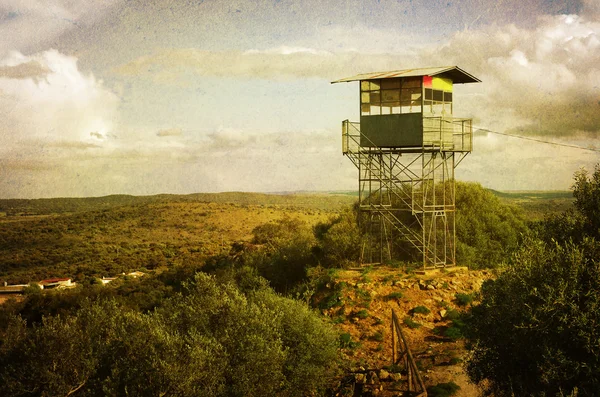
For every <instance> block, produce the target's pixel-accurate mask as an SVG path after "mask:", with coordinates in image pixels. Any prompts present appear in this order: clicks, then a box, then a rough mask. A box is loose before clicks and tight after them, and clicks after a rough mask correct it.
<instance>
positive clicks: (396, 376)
mask: <svg viewBox="0 0 600 397" xmlns="http://www.w3.org/2000/svg"><path fill="white" fill-rule="evenodd" d="M390 379H391V380H393V381H394V382H399V381H400V380H402V374H400V373H398V372H392V373H391V374H390Z"/></svg>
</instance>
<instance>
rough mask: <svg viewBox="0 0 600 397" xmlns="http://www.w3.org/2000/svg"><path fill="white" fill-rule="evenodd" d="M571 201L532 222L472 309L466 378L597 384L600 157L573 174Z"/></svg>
mask: <svg viewBox="0 0 600 397" xmlns="http://www.w3.org/2000/svg"><path fill="white" fill-rule="evenodd" d="M573 195H574V197H575V201H574V207H573V208H572V209H570V210H568V211H565V213H563V214H561V215H558V216H553V217H550V218H548V219H546V220H545V221H544V222H541V223H539V224H538V225H537V230H536V231H537V236H538V237H539V239H534V238H528V239H526V240H525V242H524V244H523V246H522V247H521V249H520V250H519V251H518V252H517V253H516V254H515V255H514V256H513V257H512V258H511V261H510V262H509V263H508V265H507V266H506V268H505V269H503V271H502V272H501V273H500V275H499V277H498V278H497V279H496V280H495V281H487V282H485V283H484V285H483V287H482V291H481V297H482V299H481V303H480V304H479V305H476V306H475V307H473V308H472V309H471V317H470V319H469V322H468V323H469V327H468V332H467V336H468V338H469V342H470V345H471V346H472V355H471V357H472V358H471V359H470V361H469V363H468V365H467V371H468V374H469V377H470V378H471V380H473V381H474V382H476V383H479V384H481V385H485V388H486V389H487V391H488V392H491V393H493V394H494V395H497V396H499V397H502V396H512V395H546V396H555V395H561V396H563V395H581V396H595V395H597V391H598V390H600V376H599V374H600V358H599V357H600V350H599V348H598V343H597V341H598V335H600V259H599V258H600V243H599V242H598V240H597V238H598V237H599V235H598V230H599V228H600V217H599V214H600V209H599V208H600V165H597V166H596V167H595V171H594V174H593V175H592V176H589V175H588V173H587V172H586V171H585V170H582V171H580V172H578V173H576V174H575V183H574V185H573Z"/></svg>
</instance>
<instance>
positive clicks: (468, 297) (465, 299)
mask: <svg viewBox="0 0 600 397" xmlns="http://www.w3.org/2000/svg"><path fill="white" fill-rule="evenodd" d="M454 299H456V303H457V304H458V305H459V306H467V305H469V304H471V303H472V302H473V294H465V293H462V292H457V293H456V294H455V295H454Z"/></svg>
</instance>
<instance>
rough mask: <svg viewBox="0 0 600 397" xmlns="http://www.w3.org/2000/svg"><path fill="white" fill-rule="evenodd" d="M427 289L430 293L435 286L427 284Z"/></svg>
mask: <svg viewBox="0 0 600 397" xmlns="http://www.w3.org/2000/svg"><path fill="white" fill-rule="evenodd" d="M427 289H428V290H430V291H432V290H434V289H435V285H433V284H429V285H428V286H427Z"/></svg>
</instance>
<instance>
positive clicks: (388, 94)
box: [381, 90, 400, 102]
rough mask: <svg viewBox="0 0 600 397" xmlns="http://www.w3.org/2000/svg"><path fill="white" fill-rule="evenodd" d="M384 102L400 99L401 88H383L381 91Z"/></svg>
mask: <svg viewBox="0 0 600 397" xmlns="http://www.w3.org/2000/svg"><path fill="white" fill-rule="evenodd" d="M381 93H382V95H383V97H382V101H383V102H394V101H399V100H400V90H383V91H381Z"/></svg>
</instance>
